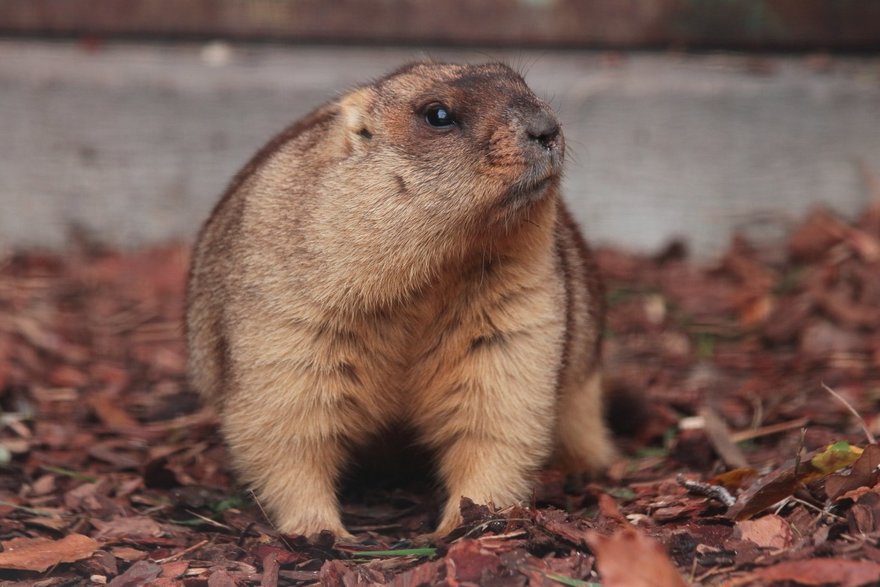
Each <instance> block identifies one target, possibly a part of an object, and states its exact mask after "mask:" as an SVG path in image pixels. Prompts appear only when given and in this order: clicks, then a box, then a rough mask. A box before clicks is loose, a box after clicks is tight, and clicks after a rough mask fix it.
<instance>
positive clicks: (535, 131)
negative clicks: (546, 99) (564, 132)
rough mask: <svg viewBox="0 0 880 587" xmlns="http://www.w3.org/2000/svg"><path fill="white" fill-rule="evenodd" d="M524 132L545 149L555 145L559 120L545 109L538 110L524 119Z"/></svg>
mask: <svg viewBox="0 0 880 587" xmlns="http://www.w3.org/2000/svg"><path fill="white" fill-rule="evenodd" d="M526 134H527V135H528V137H529V139H530V140H532V141H535V142H537V143H538V144H540V145H541V146H542V147H544V148H545V149H552V148H554V147H556V146H557V139H558V138H559V122H558V121H557V120H556V117H555V116H553V115H552V114H551V113H549V112H547V111H545V110H538V111H536V112H535V113H534V114H532V115H531V116H530V117H529V118H528V119H527V120H526Z"/></svg>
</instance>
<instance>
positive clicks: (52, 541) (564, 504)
mask: <svg viewBox="0 0 880 587" xmlns="http://www.w3.org/2000/svg"><path fill="white" fill-rule="evenodd" d="M597 256H598V259H599V263H600V265H601V267H602V271H603V273H604V275H605V279H606V284H607V299H608V305H609V314H608V320H607V324H606V327H605V362H606V365H607V374H608V375H607V383H608V393H609V398H610V401H609V419H610V420H611V422H612V424H613V425H614V428H615V430H616V431H617V438H618V444H619V446H620V449H621V454H620V459H619V460H618V461H617V462H616V463H615V464H614V465H613V466H612V467H611V469H610V470H609V471H608V474H607V475H606V476H605V477H603V478H600V479H594V480H584V479H573V478H568V479H566V478H564V476H563V475H561V474H560V473H558V472H557V471H553V470H547V471H544V472H543V473H542V474H541V478H540V479H539V483H538V484H537V487H536V490H535V494H534V497H533V499H532V500H531V503H528V504H524V506H523V507H516V508H511V509H508V510H503V511H495V510H494V509H493V508H490V507H484V506H475V505H474V504H471V503H468V502H464V503H463V504H462V507H463V510H464V514H465V523H464V525H463V526H462V527H461V528H459V530H458V531H456V532H455V533H454V534H453V535H452V536H450V537H449V538H448V539H447V540H446V541H444V542H442V543H439V544H433V545H428V546H425V545H424V544H422V543H421V542H420V541H419V540H418V536H419V535H420V534H422V533H424V532H426V531H428V530H429V529H430V527H431V524H432V523H433V521H434V519H435V517H436V508H437V505H438V498H437V496H435V495H433V494H432V493H431V492H430V491H425V490H424V487H425V484H422V487H419V485H418V484H416V485H415V486H411V485H406V484H404V485H401V486H381V485H379V486H376V487H371V488H367V489H364V490H361V491H357V492H354V493H349V494H347V495H348V497H347V498H346V500H345V504H344V511H345V519H346V523H347V525H348V527H349V528H350V529H351V530H352V531H353V532H354V534H355V535H356V537H357V541H356V542H352V543H335V542H334V540H333V537H332V536H318V537H313V538H312V539H307V538H305V537H300V536H282V535H279V533H278V532H277V531H275V530H274V529H273V527H272V525H271V523H270V522H269V521H267V520H266V518H265V517H264V515H263V513H262V511H261V509H260V507H259V504H257V503H255V502H254V500H253V498H252V496H251V495H250V494H248V492H246V491H244V490H243V489H242V488H241V487H239V486H237V485H236V484H235V481H234V478H233V476H232V474H231V471H230V470H229V468H228V455H227V454H226V451H225V448H224V446H223V443H222V440H221V438H220V436H219V435H218V433H217V429H216V420H215V417H214V416H213V414H212V413H211V412H210V411H208V410H206V409H204V408H203V407H202V406H201V404H200V402H199V399H198V397H197V396H196V395H195V394H194V393H193V392H192V391H191V390H190V389H189V388H188V386H187V384H186V380H185V348H184V343H183V338H182V327H181V315H182V309H183V297H184V287H185V279H186V270H187V264H188V249H187V248H186V247H184V246H171V245H170V246H167V247H162V248H154V249H150V250H141V251H129V252H120V251H113V250H102V249H101V248H100V247H95V246H86V245H82V246H78V247H72V248H71V250H70V251H68V252H67V253H65V254H50V253H41V252H36V251H23V252H17V253H11V254H8V255H6V256H4V257H2V258H0V408H2V412H0V544H2V552H0V584H4V585H5V584H13V583H14V584H31V585H46V586H49V585H71V584H105V583H106V584H110V585H114V586H130V585H141V584H153V585H208V586H211V587H214V586H222V585H257V584H259V585H266V586H272V585H300V584H310V583H317V582H321V583H323V584H328V585H368V584H369V585H373V584H393V585H423V584H424V585H434V584H444V585H450V586H454V585H468V584H480V585H526V584H528V585H559V584H564V585H590V584H597V583H600V582H601V584H602V585H607V586H614V585H635V586H638V585H659V586H661V587H662V586H665V585H683V584H686V583H693V584H705V585H722V584H723V585H851V586H856V585H878V584H880V544H878V543H880V485H878V480H880V479H878V477H880V473H878V465H880V449H878V448H877V447H876V446H875V445H873V438H874V436H875V435H877V434H880V418H878V415H877V414H878V405H880V328H878V326H880V207H875V208H873V209H871V210H868V211H867V212H866V213H865V214H864V215H863V216H862V217H861V218H860V219H858V221H856V222H852V223H847V222H844V221H842V220H840V219H839V218H837V217H835V216H834V215H833V214H831V213H829V212H827V211H816V212H815V213H814V214H812V215H811V216H810V217H809V218H807V219H806V220H805V221H804V223H803V224H801V225H800V226H798V227H795V228H794V229H793V230H792V233H791V236H790V238H789V240H788V242H787V243H786V245H785V246H782V247H778V248H774V249H766V250H764V249H757V248H755V247H753V246H751V245H750V244H749V243H747V242H745V241H743V240H739V239H738V240H736V241H734V242H733V243H732V244H731V246H730V248H729V250H728V252H727V254H726V255H725V256H724V257H723V258H722V259H720V260H719V261H718V262H716V263H712V264H709V265H705V264H695V263H692V262H690V261H689V260H688V256H687V251H686V250H685V248H684V247H683V246H681V245H678V244H673V245H670V246H669V247H668V248H667V249H665V250H664V251H660V252H659V253H658V254H657V255H654V256H636V255H631V254H628V253H626V252H622V251H618V250H609V249H602V250H599V251H597ZM389 551H393V552H389Z"/></svg>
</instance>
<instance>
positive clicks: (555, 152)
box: [522, 106, 565, 175]
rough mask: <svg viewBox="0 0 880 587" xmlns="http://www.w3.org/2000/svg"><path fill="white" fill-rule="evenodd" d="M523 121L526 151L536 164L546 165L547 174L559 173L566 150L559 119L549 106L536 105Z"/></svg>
mask: <svg viewBox="0 0 880 587" xmlns="http://www.w3.org/2000/svg"><path fill="white" fill-rule="evenodd" d="M522 123H523V127H524V129H523V130H524V142H525V143H526V144H525V147H526V152H527V153H528V154H529V155H530V156H531V157H533V158H534V162H535V164H536V166H537V167H539V168H540V167H544V166H546V174H547V175H552V174H556V173H559V172H560V171H561V170H562V160H563V155H564V152H565V140H564V139H563V137H562V127H561V126H560V125H559V120H558V119H557V118H556V116H555V115H554V114H553V112H552V111H550V109H549V108H546V107H544V106H536V107H534V108H532V109H530V110H529V111H528V112H527V113H526V114H525V116H524V117H523V120H522Z"/></svg>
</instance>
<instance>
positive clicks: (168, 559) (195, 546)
mask: <svg viewBox="0 0 880 587" xmlns="http://www.w3.org/2000/svg"><path fill="white" fill-rule="evenodd" d="M207 543H208V541H207V540H202V541H201V542H196V543H195V544H193V545H192V546H190V547H189V548H184V549H183V550H181V551H180V552H178V553H176V554H172V555H171V556H166V557H165V558H160V559H156V560H154V561H153V562H154V563H156V564H157V565H161V564H164V563H170V562H171V561H173V560H177V559H179V558H180V557H182V556H183V555H186V554H189V553H191V552H192V551H194V550H198V549H200V548H201V547H203V546H204V545H206V544H207Z"/></svg>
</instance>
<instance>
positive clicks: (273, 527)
mask: <svg viewBox="0 0 880 587" xmlns="http://www.w3.org/2000/svg"><path fill="white" fill-rule="evenodd" d="M248 491H249V492H250V494H251V497H253V498H254V503H256V504H257V507H258V508H260V511H261V512H263V517H264V518H266V521H267V522H268V523H269V525H270V526H272V529H273V530H275V531H276V532H278V538H280V539H281V542H283V543H284V546H286V547H287V550H289V551H291V552H293V547H292V546H291V545H290V543H289V542H288V541H287V539H285V538H284V534H282V533H281V531H280V530H279V529H278V527H277V526H276V525H275V524H274V523H273V522H272V518H270V517H269V514H267V513H266V510H264V509H263V504H261V503H260V500H259V499H257V494H256V493H254V490H253V489H248Z"/></svg>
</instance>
